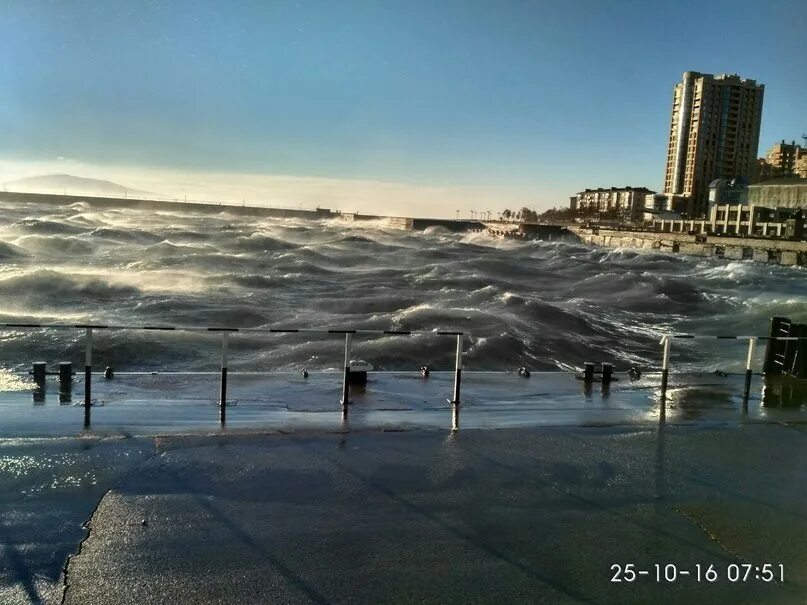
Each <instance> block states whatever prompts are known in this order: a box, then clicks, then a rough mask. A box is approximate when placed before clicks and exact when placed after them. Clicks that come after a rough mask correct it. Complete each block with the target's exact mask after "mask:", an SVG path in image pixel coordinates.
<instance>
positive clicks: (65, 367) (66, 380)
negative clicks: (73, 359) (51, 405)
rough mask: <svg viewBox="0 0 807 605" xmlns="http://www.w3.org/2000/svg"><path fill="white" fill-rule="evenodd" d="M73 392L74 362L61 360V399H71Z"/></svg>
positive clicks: (64, 400)
mask: <svg viewBox="0 0 807 605" xmlns="http://www.w3.org/2000/svg"><path fill="white" fill-rule="evenodd" d="M72 394H73V364H72V363H70V362H69V361H60V362H59V401H60V402H61V403H66V402H69V401H70V398H71V396H72Z"/></svg>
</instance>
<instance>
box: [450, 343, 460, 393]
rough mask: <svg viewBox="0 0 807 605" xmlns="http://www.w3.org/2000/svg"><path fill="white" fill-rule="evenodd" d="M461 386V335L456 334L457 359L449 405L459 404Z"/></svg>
mask: <svg viewBox="0 0 807 605" xmlns="http://www.w3.org/2000/svg"><path fill="white" fill-rule="evenodd" d="M461 384H462V334H457V357H456V360H455V363H454V396H453V397H452V398H451V401H450V402H449V403H453V404H454V405H459V404H460V385H461Z"/></svg>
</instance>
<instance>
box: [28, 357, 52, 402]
mask: <svg viewBox="0 0 807 605" xmlns="http://www.w3.org/2000/svg"><path fill="white" fill-rule="evenodd" d="M32 373H33V375H34V383H35V384H36V388H35V389H34V403H44V402H45V380H46V376H47V374H48V368H47V364H46V363H45V362H44V361H35V362H34V369H33V372H32Z"/></svg>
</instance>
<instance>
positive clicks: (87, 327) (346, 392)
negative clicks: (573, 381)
mask: <svg viewBox="0 0 807 605" xmlns="http://www.w3.org/2000/svg"><path fill="white" fill-rule="evenodd" d="M0 329H50V330H84V334H85V336H84V427H85V428H89V426H90V424H91V420H92V418H91V409H92V355H93V333H94V331H95V330H141V331H142V330H148V331H168V332H197V333H220V334H221V370H220V375H221V382H220V391H219V421H220V422H221V424H224V423H225V422H226V420H227V372H228V366H229V337H230V335H231V334H233V333H250V334H297V333H302V334H323V335H336V334H340V335H344V337H345V358H344V369H343V384H342V397H341V399H340V401H339V402H340V404H341V405H342V415H343V416H344V417H346V416H347V410H348V406H349V405H350V384H351V375H350V372H351V368H350V366H351V353H352V345H353V336H354V335H372V336H411V335H417V334H428V335H432V336H454V337H456V340H457V349H456V359H455V363H454V388H453V392H452V397H451V399H449V400H448V402H449V403H450V404H452V405H453V406H454V407H455V408H456V407H458V406H459V404H460V387H461V382H462V339H463V337H464V336H465V335H466V332H458V331H451V330H365V329H345V328H336V329H324V328H234V327H224V326H161V325H124V324H63V323H0ZM44 375H45V374H44V372H43V373H42V378H44ZM34 377H35V379H36V378H37V372H34Z"/></svg>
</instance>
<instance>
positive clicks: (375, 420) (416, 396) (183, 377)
mask: <svg viewBox="0 0 807 605" xmlns="http://www.w3.org/2000/svg"><path fill="white" fill-rule="evenodd" d="M616 378H617V380H616V381H614V382H612V383H611V384H610V385H609V386H608V387H606V388H603V386H602V385H601V384H600V383H594V384H592V385H589V386H588V387H587V386H586V385H585V384H584V383H583V382H582V381H581V380H578V379H577V378H576V377H575V376H574V375H572V374H564V373H553V372H548V373H533V374H532V375H531V376H530V377H529V378H523V377H521V376H518V375H517V374H513V373H500V372H496V373H493V372H491V373H485V372H466V373H464V374H463V383H462V391H461V400H462V405H461V407H460V416H459V424H460V426H461V427H462V428H513V427H528V426H544V425H556V426H557V425H573V426H577V425H618V424H631V425H636V424H642V423H647V422H650V423H653V422H655V419H656V418H657V417H658V402H659V383H660V377H659V375H658V374H656V373H649V374H645V375H643V376H642V377H641V378H640V379H639V380H631V379H630V378H629V377H628V376H627V375H625V374H619V375H617V376H616ZM452 385H453V374H452V373H450V372H433V373H432V374H431V376H429V377H428V378H425V379H424V378H423V377H421V376H420V374H419V373H415V372H409V373H403V372H395V373H373V374H372V375H371V377H370V379H369V381H368V384H367V386H366V387H364V388H360V387H354V388H353V390H352V394H351V400H352V402H353V403H352V405H350V406H349V408H348V418H347V424H345V421H344V418H343V414H342V406H341V405H340V403H339V400H340V397H341V388H342V387H341V376H340V375H339V374H336V373H317V374H312V375H311V376H310V377H309V378H303V377H302V376H301V375H299V374H284V373H277V374H231V375H230V377H229V380H228V394H227V401H228V411H227V425H226V426H227V429H228V430H244V429H247V430H264V431H265V430H268V431H280V432H293V431H298V430H341V429H343V428H352V429H381V430H384V429H396V430H400V429H415V428H421V429H424V428H425V429H448V428H452V426H453V421H454V418H453V416H452V407H451V406H450V405H449V404H448V403H447V400H448V399H449V398H450V397H451V394H452ZM17 386H18V388H19V389H20V390H5V391H3V390H2V389H0V437H32V436H41V437H45V436H69V435H76V434H78V433H81V432H82V429H83V420H84V409H83V400H84V384H83V378H82V377H78V376H77V377H76V379H75V380H74V382H73V385H72V389H71V392H70V397H69V398H68V397H63V396H60V393H59V385H58V382H57V380H56V379H55V378H49V380H48V384H47V388H46V391H45V393H44V394H43V396H38V397H37V396H34V395H33V394H32V392H31V387H30V385H29V384H25V383H22V384H20V383H19V382H18V383H17ZM743 392H744V376H742V375H715V374H680V375H673V376H672V377H671V380H670V387H669V390H668V392H667V421H668V422H672V423H678V422H697V423H703V422H736V421H738V420H740V419H741V418H742V419H743V420H745V421H760V422H799V421H803V420H805V419H807V412H805V410H803V409H802V408H803V406H802V405H801V404H802V403H807V393H804V392H802V393H801V394H797V396H795V397H794V395H793V394H792V393H791V392H790V391H788V387H787V385H785V387H784V391H783V389H782V387H781V386H780V385H774V386H771V385H765V384H764V383H763V381H762V378H761V377H754V382H753V384H752V390H751V397H750V398H749V401H748V405H747V410H744V409H743ZM218 395H219V378H218V376H217V375H215V374H213V375H211V374H167V373H162V374H145V375H142V374H141V375H131V374H130V375H117V376H116V377H115V378H114V379H113V380H104V379H103V377H100V376H96V377H94V378H93V392H92V399H93V401H94V405H93V407H92V427H91V428H92V434H95V435H115V434H118V435H154V434H157V433H161V434H165V433H173V434H177V433H185V432H199V431H218V430H219V429H220V424H219V410H218Z"/></svg>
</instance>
